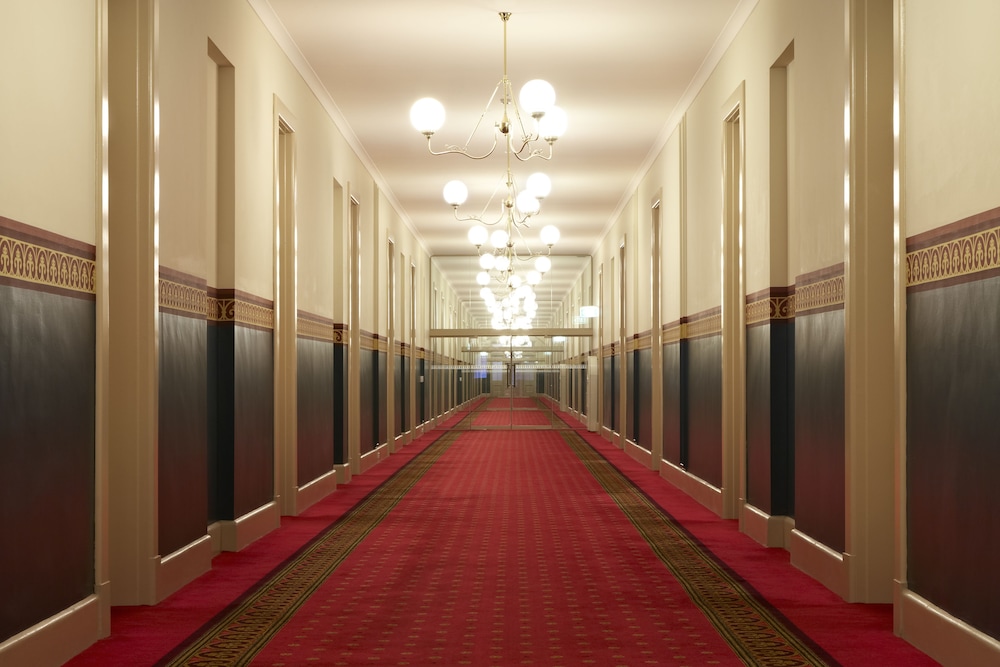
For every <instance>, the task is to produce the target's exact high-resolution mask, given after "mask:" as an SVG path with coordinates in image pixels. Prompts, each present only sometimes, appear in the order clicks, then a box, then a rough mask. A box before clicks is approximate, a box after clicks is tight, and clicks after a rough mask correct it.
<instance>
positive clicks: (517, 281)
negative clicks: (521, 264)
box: [507, 274, 521, 289]
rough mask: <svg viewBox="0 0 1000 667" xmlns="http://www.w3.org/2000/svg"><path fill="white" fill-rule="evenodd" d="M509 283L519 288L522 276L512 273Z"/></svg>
mask: <svg viewBox="0 0 1000 667" xmlns="http://www.w3.org/2000/svg"><path fill="white" fill-rule="evenodd" d="M507 284H508V285H510V286H511V287H512V288H514V289H517V288H518V287H520V286H521V277H520V276H518V275H516V274H515V275H512V276H511V277H510V278H508V279H507Z"/></svg>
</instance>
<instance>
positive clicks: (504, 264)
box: [493, 255, 510, 272]
mask: <svg viewBox="0 0 1000 667" xmlns="http://www.w3.org/2000/svg"><path fill="white" fill-rule="evenodd" d="M493 267H494V268H495V269H496V270H497V271H501V272H502V271H506V270H507V269H509V268H510V258H509V257H507V256H506V255H500V256H499V257H497V258H496V261H495V262H494V263H493Z"/></svg>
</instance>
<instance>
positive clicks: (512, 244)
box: [410, 12, 566, 329]
mask: <svg viewBox="0 0 1000 667" xmlns="http://www.w3.org/2000/svg"><path fill="white" fill-rule="evenodd" d="M500 19H501V21H502V22H503V78H502V79H500V82H499V83H498V84H497V85H496V88H494V90H493V94H492V95H491V96H490V99H489V102H487V104H486V109H485V110H484V111H483V113H482V115H481V116H480V117H479V121H478V122H477V123H476V125H475V127H474V128H473V130H472V133H471V134H470V135H469V138H468V139H467V140H466V142H465V144H464V145H462V146H458V145H454V144H446V145H445V148H444V150H440V151H435V150H434V149H433V148H432V146H431V138H432V137H433V136H434V133H435V132H437V131H438V130H439V129H440V128H441V126H442V125H444V118H445V112H444V106H443V105H442V104H441V103H440V102H438V101H437V100H435V99H433V98H430V97H425V98H423V99H420V100H417V101H416V102H415V103H414V104H413V106H412V107H411V108H410V122H411V123H412V124H413V126H414V127H415V128H416V129H417V130H418V131H419V132H420V133H421V134H423V135H424V136H425V137H427V150H428V151H430V153H431V154H432V155H448V154H452V153H454V154H459V155H464V156H466V157H468V158H471V159H473V160H482V159H484V158H487V157H489V156H490V155H492V154H493V153H494V152H495V151H496V148H497V146H498V145H500V144H501V142H502V144H503V147H504V154H505V158H506V171H505V173H504V175H503V178H502V179H501V181H500V183H498V185H497V187H496V189H495V190H494V191H493V194H492V195H491V196H490V198H489V200H488V201H487V203H486V205H485V206H484V207H483V210H482V213H480V214H478V215H463V214H460V213H459V207H460V206H462V205H463V204H464V203H465V202H466V200H467V199H468V196H469V189H468V187H466V185H465V183H463V182H462V181H458V180H453V181H449V182H448V183H447V184H446V185H445V186H444V199H445V201H446V202H447V203H448V204H449V205H450V206H451V207H452V209H453V210H454V214H455V219H456V220H459V221H460V222H474V223H476V224H475V225H474V226H473V227H472V228H471V229H470V230H469V233H468V238H469V241H470V242H471V243H472V244H473V245H474V246H476V250H477V252H478V253H479V260H480V261H479V265H480V268H481V269H482V271H481V272H480V273H479V274H478V275H477V282H478V283H479V284H480V285H482V286H483V290H482V292H483V294H484V299H485V298H486V297H485V292H490V293H491V297H492V298H490V299H487V304H488V305H490V304H491V303H492V304H493V306H492V311H493V312H494V317H493V326H494V327H496V328H508V329H509V328H528V327H530V323H531V318H532V317H533V316H534V311H535V307H534V298H533V297H534V295H533V293H532V294H531V297H530V298H529V299H525V296H526V294H528V293H530V292H531V286H533V285H537V284H538V282H539V281H540V280H541V275H542V274H544V273H545V272H546V271H548V270H549V269H550V268H551V266H552V262H551V261H550V260H549V258H548V256H547V255H549V254H550V253H551V252H552V246H553V245H555V243H556V242H557V241H558V240H559V229H558V228H556V227H555V226H554V225H546V226H545V227H543V228H542V229H541V234H540V240H541V242H542V245H543V246H544V247H545V250H544V251H542V252H537V253H536V252H533V251H532V250H531V245H530V244H529V242H528V239H526V238H525V235H524V233H523V230H525V229H527V228H529V227H530V220H531V218H532V217H533V216H535V215H537V214H538V213H539V211H540V210H541V201H542V200H543V199H545V197H547V196H548V195H549V193H550V192H551V191H552V181H551V180H550V179H549V177H548V176H546V175H545V174H543V173H541V172H536V173H533V174H531V175H530V176H529V177H528V178H527V180H526V181H525V187H524V189H520V190H519V188H518V186H517V183H516V181H515V179H514V174H513V169H512V167H513V161H514V160H515V159H516V160H518V161H521V162H526V161H528V160H530V159H532V158H536V157H537V158H540V159H543V160H550V159H552V154H553V144H555V142H556V140H558V139H559V137H561V136H562V135H563V133H564V132H565V131H566V113H565V112H564V111H563V110H562V109H560V108H559V107H557V106H555V90H554V89H553V88H552V86H551V85H550V84H549V83H548V82H547V81H544V80H542V79H533V80H531V81H528V82H527V83H526V84H524V86H523V87H522V88H521V92H520V106H519V105H518V102H517V101H516V100H515V98H514V93H513V87H512V86H511V82H510V79H509V78H508V76H507V22H508V21H509V20H510V12H500ZM497 95H499V96H500V102H501V105H502V116H501V118H500V120H499V121H497V122H496V123H495V124H494V129H493V145H492V146H491V147H490V148H489V149H488V150H486V151H485V152H483V153H473V152H472V151H471V150H470V148H469V144H470V143H471V142H472V140H473V138H474V137H475V136H476V135H477V133H478V132H479V129H480V126H481V124H482V122H483V119H484V118H485V117H486V116H487V114H488V113H489V110H490V105H491V104H492V103H493V101H494V100H495V99H496V98H497ZM522 109H523V111H524V112H525V113H526V114H527V115H528V116H530V122H528V123H526V122H525V117H524V116H522ZM501 136H502V137H503V139H502V140H501ZM541 142H544V144H543V145H541V146H539V144H540V143H541ZM501 191H502V193H503V194H502V201H501V203H500V206H499V213H498V214H494V215H493V216H488V211H489V209H490V208H491V207H492V206H493V205H494V204H493V202H494V199H495V198H496V197H497V194H498V193H500V192H501ZM493 226H496V230H495V231H494V232H493V233H492V234H490V232H489V231H488V229H487V227H493ZM487 240H489V242H490V246H492V247H491V248H488V249H486V250H484V247H485V246H486V243H487ZM532 259H534V260H535V264H534V269H533V270H531V271H529V272H528V275H527V280H526V281H524V280H522V279H521V278H520V277H519V276H517V275H515V272H516V270H517V266H518V263H519V262H527V261H530V260H532ZM524 282H527V283H528V285H524V286H523V287H524V289H521V291H520V292H517V290H518V288H520V287H521V286H522V283H524ZM490 284H494V285H495V287H494V288H493V289H490V287H489V285H490ZM504 301H506V302H507V303H506V304H505V305H501V304H503V302H504ZM525 306H527V307H526V308H525Z"/></svg>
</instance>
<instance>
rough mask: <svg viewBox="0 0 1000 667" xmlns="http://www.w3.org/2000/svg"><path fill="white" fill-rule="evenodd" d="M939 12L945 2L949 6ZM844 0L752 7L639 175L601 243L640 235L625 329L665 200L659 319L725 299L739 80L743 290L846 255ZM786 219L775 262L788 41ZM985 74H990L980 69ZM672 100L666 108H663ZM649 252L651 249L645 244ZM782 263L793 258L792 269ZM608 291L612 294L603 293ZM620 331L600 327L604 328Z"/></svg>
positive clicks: (602, 251) (639, 306)
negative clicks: (782, 77)
mask: <svg viewBox="0 0 1000 667" xmlns="http://www.w3.org/2000/svg"><path fill="white" fill-rule="evenodd" d="M942 11H943V10H942ZM844 25H845V7H844V3H843V2H842V1H841V0H822V1H820V0H812V1H808V2H806V1H802V0H776V1H774V2H762V3H760V4H759V5H757V8H756V9H755V10H754V12H753V13H752V15H751V16H750V18H749V19H748V20H747V23H746V24H745V26H744V27H743V29H742V30H741V31H740V33H739V35H738V36H737V37H736V39H735V40H734V41H733V44H732V45H731V47H730V49H729V50H728V51H727V52H726V54H725V55H724V56H723V58H722V60H721V61H720V62H719V64H718V66H717V67H716V68H715V70H714V71H713V72H712V74H711V75H710V76H709V77H708V79H707V81H706V82H705V84H704V86H703V87H702V88H701V90H700V91H699V92H698V93H697V95H696V97H695V99H694V100H693V102H692V104H691V105H690V107H689V108H688V109H687V112H686V114H685V116H684V120H683V121H682V122H681V123H680V124H679V125H678V126H677V127H676V128H674V129H673V132H672V134H671V135H670V137H669V139H668V141H667V143H666V144H665V146H664V147H663V149H662V151H661V152H660V154H659V155H658V156H657V157H656V159H655V160H654V161H653V163H652V165H651V166H650V168H649V169H648V171H647V172H646V173H645V174H644V175H643V178H642V180H641V183H640V185H639V188H638V190H637V192H636V195H635V196H634V197H633V200H632V201H631V202H630V204H629V209H628V210H627V211H626V212H623V213H622V215H621V216H619V217H618V218H617V219H616V220H615V222H614V224H613V225H612V226H611V227H610V230H609V232H608V234H607V235H606V236H605V238H604V239H603V240H602V241H601V243H600V245H599V247H598V251H597V252H596V253H595V256H594V257H595V261H598V262H600V261H603V262H605V267H608V266H609V264H608V261H609V259H610V257H611V256H613V255H614V254H615V253H616V252H617V243H618V242H619V240H620V239H621V237H622V234H623V233H625V232H629V233H630V236H631V237H632V238H633V239H635V243H632V242H631V241H630V243H629V247H630V249H631V250H632V251H633V252H632V254H630V256H629V259H630V263H631V264H632V269H633V271H632V275H633V277H632V278H630V280H633V281H635V282H634V284H633V287H634V291H633V292H630V299H631V300H632V304H633V306H634V307H633V308H630V313H632V317H633V318H634V319H632V320H630V322H629V323H628V331H629V333H637V332H641V331H645V330H647V329H648V328H650V319H649V308H648V305H647V304H648V303H649V298H650V296H649V292H648V286H647V284H646V283H647V281H645V280H642V279H637V278H635V277H634V276H635V275H636V273H635V272H636V271H642V273H641V275H645V273H644V269H645V267H646V266H647V264H646V263H645V262H646V261H647V260H646V258H645V257H642V256H640V254H641V252H640V250H639V249H640V248H641V249H645V248H648V247H650V245H651V238H652V237H651V219H652V213H651V209H650V205H651V203H652V200H653V198H654V197H655V196H656V195H657V194H658V193H659V194H660V195H661V196H662V200H661V211H660V216H661V239H662V241H661V261H662V265H661V272H662V275H661V294H660V300H661V320H662V322H664V323H669V322H673V321H676V320H677V319H679V318H680V317H681V316H686V315H692V314H696V313H699V312H701V311H704V310H707V309H710V308H713V307H718V306H719V305H720V304H721V290H722V285H721V275H722V264H721V261H722V245H721V241H722V151H723V144H722V136H723V121H724V119H725V116H726V114H727V113H728V112H729V110H730V108H731V107H730V106H729V105H728V103H729V102H730V100H731V99H732V98H733V96H734V94H735V93H736V92H737V91H738V90H739V89H740V85H741V84H744V87H743V90H744V91H745V93H744V94H745V106H744V108H743V109H742V116H741V123H742V126H743V131H744V137H745V138H744V141H745V150H744V160H745V169H746V170H745V173H746V182H745V191H744V192H745V206H746V208H745V211H744V216H745V225H746V228H745V239H746V250H745V252H746V264H745V265H746V290H747V292H753V291H757V290H760V289H763V288H765V287H769V286H779V285H791V284H793V283H794V281H795V276H797V275H800V274H802V273H806V272H809V271H815V270H818V269H822V268H825V267H828V266H832V265H835V264H838V263H840V262H842V261H843V257H844V195H843V192H844V168H845V154H844V102H845V85H846V84H845V81H846V75H847V67H846V59H845V58H846V55H845V54H846V47H845V44H844V39H845V28H844ZM792 42H794V60H793V62H792V63H791V64H790V65H789V67H788V72H789V77H788V96H789V103H788V106H789V109H790V112H789V121H788V131H787V134H788V136H789V137H796V140H795V141H794V142H792V143H791V144H790V147H789V151H788V172H789V176H788V189H789V221H788V225H789V229H788V231H787V232H786V233H785V235H784V236H785V238H784V239H782V243H780V244H778V245H777V252H779V253H786V254H787V256H786V257H785V258H784V260H785V261H783V262H781V263H779V264H777V266H778V267H779V270H778V275H774V272H773V271H772V265H773V264H775V262H774V261H773V259H774V258H772V247H771V246H772V242H771V238H770V214H771V212H770V205H769V201H770V185H771V184H770V176H769V173H770V85H771V84H770V70H771V67H772V66H773V65H774V64H775V62H776V61H777V60H778V58H779V57H780V56H781V55H782V54H783V53H784V52H785V50H786V48H788V46H789V44H791V43H792ZM984 75H985V74H984ZM668 111H669V110H666V109H665V110H664V116H666V114H667V113H668ZM642 252H644V250H643V251H642ZM785 267H787V268H785ZM607 294H609V292H606V295H607ZM608 335H614V333H613V332H612V330H611V329H609V328H606V329H605V336H606V337H607V336H608Z"/></svg>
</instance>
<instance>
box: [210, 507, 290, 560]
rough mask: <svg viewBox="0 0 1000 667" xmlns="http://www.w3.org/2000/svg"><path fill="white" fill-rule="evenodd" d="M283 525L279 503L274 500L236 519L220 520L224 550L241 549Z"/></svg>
mask: <svg viewBox="0 0 1000 667" xmlns="http://www.w3.org/2000/svg"><path fill="white" fill-rule="evenodd" d="M280 525H281V514H280V511H279V509H278V503H276V502H274V501H272V502H269V503H268V504H266V505H261V506H260V507H258V508H257V509H255V510H253V511H252V512H247V513H246V514H244V515H243V516H241V517H239V518H237V519H236V520H234V521H220V522H219V526H220V527H221V529H222V535H221V538H222V550H223V551H241V550H242V549H243V548H244V547H246V546H247V545H248V544H250V543H252V542H255V541H256V540H259V539H260V538H261V537H263V536H264V535H267V534H268V533H270V532H271V531H272V530H274V529H275V528H277V527H278V526H280Z"/></svg>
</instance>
